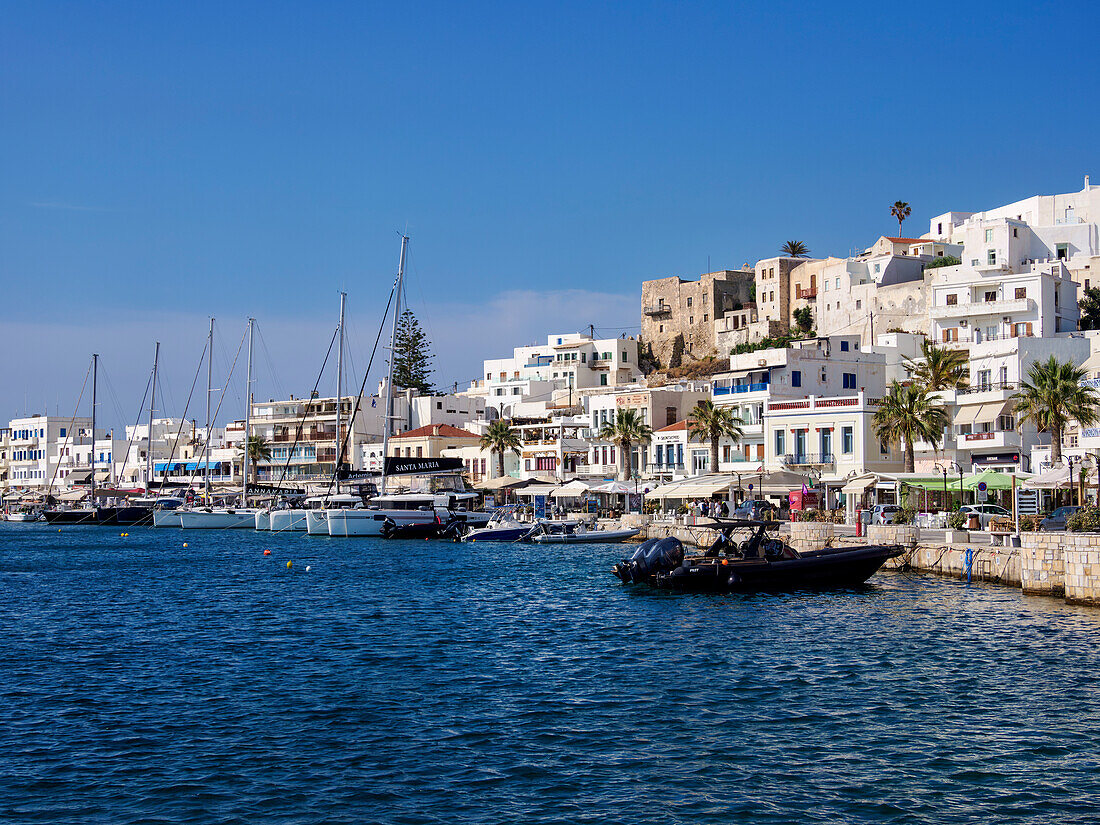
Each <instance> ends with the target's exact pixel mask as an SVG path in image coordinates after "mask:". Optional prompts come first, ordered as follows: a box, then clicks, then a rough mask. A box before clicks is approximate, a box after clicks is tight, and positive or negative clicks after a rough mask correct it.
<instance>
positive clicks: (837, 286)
mask: <svg viewBox="0 0 1100 825" xmlns="http://www.w3.org/2000/svg"><path fill="white" fill-rule="evenodd" d="M834 286H835V287H836V288H837V289H840V278H837V279H836V283H835V284H834Z"/></svg>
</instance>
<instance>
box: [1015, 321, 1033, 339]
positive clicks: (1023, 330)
mask: <svg viewBox="0 0 1100 825" xmlns="http://www.w3.org/2000/svg"><path fill="white" fill-rule="evenodd" d="M1012 334H1013V336H1015V337H1016V338H1020V337H1022V336H1025V335H1026V336H1029V337H1030V336H1031V324H1030V323H1020V324H1013V325H1012Z"/></svg>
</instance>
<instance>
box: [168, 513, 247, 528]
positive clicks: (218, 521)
mask: <svg viewBox="0 0 1100 825" xmlns="http://www.w3.org/2000/svg"><path fill="white" fill-rule="evenodd" d="M177 512H179V518H180V526H181V527H183V528H184V529H185V530H243V529H246V528H247V529H251V528H254V527H255V526H256V511H255V510H245V509H240V510H237V509H229V510H209V511H208V510H181V511H177Z"/></svg>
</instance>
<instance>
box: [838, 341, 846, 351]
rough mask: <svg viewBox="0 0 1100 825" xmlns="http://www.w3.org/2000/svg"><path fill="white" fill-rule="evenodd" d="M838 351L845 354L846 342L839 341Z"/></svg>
mask: <svg viewBox="0 0 1100 825" xmlns="http://www.w3.org/2000/svg"><path fill="white" fill-rule="evenodd" d="M840 351H841V352H847V351H848V342H847V341H841V342H840Z"/></svg>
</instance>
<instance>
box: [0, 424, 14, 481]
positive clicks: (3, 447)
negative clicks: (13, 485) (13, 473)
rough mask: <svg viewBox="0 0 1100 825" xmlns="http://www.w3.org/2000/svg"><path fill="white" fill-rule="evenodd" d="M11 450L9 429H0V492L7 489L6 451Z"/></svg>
mask: <svg viewBox="0 0 1100 825" xmlns="http://www.w3.org/2000/svg"><path fill="white" fill-rule="evenodd" d="M10 449H11V429H10V428H8V427H0V492H3V491H7V489H8V451H9V450H10Z"/></svg>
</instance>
